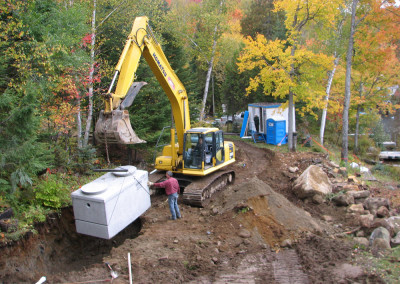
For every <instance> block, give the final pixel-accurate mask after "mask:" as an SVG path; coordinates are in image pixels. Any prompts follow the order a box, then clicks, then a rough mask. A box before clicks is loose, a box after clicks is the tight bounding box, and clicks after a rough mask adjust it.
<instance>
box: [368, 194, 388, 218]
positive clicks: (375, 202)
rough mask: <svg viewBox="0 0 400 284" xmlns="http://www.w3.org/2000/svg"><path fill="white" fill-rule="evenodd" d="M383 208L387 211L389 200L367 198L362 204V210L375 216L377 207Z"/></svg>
mask: <svg viewBox="0 0 400 284" xmlns="http://www.w3.org/2000/svg"><path fill="white" fill-rule="evenodd" d="M381 206H385V207H387V208H388V209H389V200H388V199H386V198H382V197H368V198H367V199H366V200H365V202H364V208H365V209H367V210H369V211H370V212H371V213H372V214H374V215H376V211H377V210H378V208H379V207H381Z"/></svg>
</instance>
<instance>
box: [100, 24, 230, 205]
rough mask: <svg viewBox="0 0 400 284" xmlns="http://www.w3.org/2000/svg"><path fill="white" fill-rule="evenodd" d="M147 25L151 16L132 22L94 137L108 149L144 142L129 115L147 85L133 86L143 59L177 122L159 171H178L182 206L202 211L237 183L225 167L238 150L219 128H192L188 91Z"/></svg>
mask: <svg viewBox="0 0 400 284" xmlns="http://www.w3.org/2000/svg"><path fill="white" fill-rule="evenodd" d="M148 22H149V20H148V18H147V17H137V18H136V19H135V21H134V23H133V27H132V31H131V33H130V34H129V36H128V39H127V41H126V44H125V47H124V49H123V51H122V54H121V56H120V59H119V62H118V64H117V66H116V68H115V75H114V77H113V80H112V82H111V85H110V87H109V90H108V92H107V94H105V95H104V103H105V107H104V110H102V111H101V113H100V116H99V120H98V121H97V123H96V127H95V137H96V140H97V141H99V142H101V143H109V144H112V143H119V144H136V143H145V141H144V140H142V139H140V138H139V137H138V136H137V135H136V133H135V132H134V130H133V129H132V126H131V123H130V120H129V114H128V111H127V110H126V109H127V108H128V107H129V106H130V105H132V103H133V101H134V99H135V97H136V95H137V94H138V92H139V90H140V89H141V88H142V87H143V86H144V85H146V83H145V82H134V79H135V73H136V70H137V68H138V65H139V60H140V58H141V56H142V55H143V57H144V58H145V59H146V62H147V63H148V65H149V66H150V68H151V70H152V72H153V73H154V75H155V76H156V78H157V80H158V82H159V83H160V85H161V86H162V88H163V90H164V92H165V94H166V95H167V97H168V99H169V101H170V103H171V108H172V113H173V118H174V123H175V129H173V128H171V143H170V144H169V145H167V146H164V148H163V151H162V155H161V156H158V157H156V161H155V168H156V169H157V170H160V171H172V172H174V173H175V175H174V176H175V177H176V178H177V179H178V181H179V184H180V186H181V188H182V189H183V201H184V202H185V203H186V204H190V205H195V206H201V207H202V206H205V205H206V204H207V203H208V202H209V198H210V197H211V195H212V194H213V193H214V192H216V191H218V190H221V189H222V188H223V187H225V186H226V185H227V184H229V183H232V182H233V181H234V178H235V173H234V171H232V170H222V168H224V167H226V166H227V165H230V164H232V163H234V162H235V145H234V144H233V142H229V141H224V134H223V132H222V130H219V129H218V128H203V127H202V128H191V127H190V115H189V102H188V96H187V93H186V90H185V87H184V86H183V84H182V82H181V81H180V80H179V78H178V77H177V75H176V74H175V72H174V70H173V69H172V68H171V66H170V64H169V62H168V60H167V58H166V56H165V54H164V52H163V51H162V49H161V46H160V44H159V43H158V42H157V40H156V39H155V37H154V34H153V32H152V30H151V28H150V26H149V23H148ZM115 82H117V85H116V88H115V92H114V93H112V90H113V87H114V84H115ZM175 135H176V136H177V141H176V138H175Z"/></svg>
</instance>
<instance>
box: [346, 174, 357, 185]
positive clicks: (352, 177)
mask: <svg viewBox="0 0 400 284" xmlns="http://www.w3.org/2000/svg"><path fill="white" fill-rule="evenodd" d="M347 181H348V182H354V183H357V184H360V181H359V180H358V179H357V178H356V177H355V176H349V177H348V178H347Z"/></svg>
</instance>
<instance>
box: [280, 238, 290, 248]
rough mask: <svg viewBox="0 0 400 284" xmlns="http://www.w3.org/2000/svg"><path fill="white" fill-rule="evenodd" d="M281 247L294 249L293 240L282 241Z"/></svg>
mask: <svg viewBox="0 0 400 284" xmlns="http://www.w3.org/2000/svg"><path fill="white" fill-rule="evenodd" d="M281 247H283V248H291V247H292V240H290V239H286V240H284V241H282V243H281Z"/></svg>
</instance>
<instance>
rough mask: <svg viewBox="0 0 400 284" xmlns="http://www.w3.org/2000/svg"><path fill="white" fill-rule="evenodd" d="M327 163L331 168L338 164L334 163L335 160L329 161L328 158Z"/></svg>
mask: <svg viewBox="0 0 400 284" xmlns="http://www.w3.org/2000/svg"><path fill="white" fill-rule="evenodd" d="M328 165H329V166H331V167H332V168H339V165H338V164H336V163H335V162H333V161H330V160H328Z"/></svg>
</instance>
